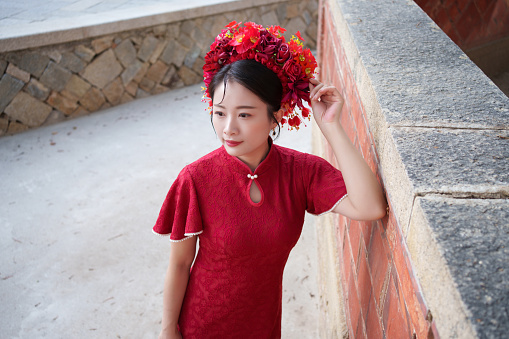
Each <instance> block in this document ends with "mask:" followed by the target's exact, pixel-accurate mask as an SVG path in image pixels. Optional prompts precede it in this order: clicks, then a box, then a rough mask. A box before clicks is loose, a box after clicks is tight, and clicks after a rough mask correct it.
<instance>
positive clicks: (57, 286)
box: [0, 85, 318, 338]
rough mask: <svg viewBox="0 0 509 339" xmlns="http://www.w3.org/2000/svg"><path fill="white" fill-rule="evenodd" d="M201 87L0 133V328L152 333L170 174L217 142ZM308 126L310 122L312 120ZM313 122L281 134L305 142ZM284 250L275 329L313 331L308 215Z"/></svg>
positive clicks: (11, 331)
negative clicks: (158, 225) (159, 220)
mask: <svg viewBox="0 0 509 339" xmlns="http://www.w3.org/2000/svg"><path fill="white" fill-rule="evenodd" d="M200 98H201V92H200V85H196V86H191V87H187V88H183V89H179V90H174V91H171V92H167V93H164V94H161V95H158V96H153V97H149V98H146V99H140V100H136V101H133V102H131V103H128V104H125V105H121V106H116V107H114V108H111V109H108V110H105V111H102V112H98V113H94V114H92V115H90V116H86V117H83V118H79V119H75V120H71V121H67V122H64V123H60V124H57V125H52V126H47V127H43V128H39V129H36V130H31V131H28V132H25V133H21V134H18V135H15V136H10V137H3V138H0V185H1V187H2V195H1V196H0V225H1V227H0V256H1V258H2V259H1V264H0V297H1V300H2V303H1V306H0V333H2V335H1V336H2V338H115V337H116V338H155V337H156V336H157V333H158V330H159V322H160V317H161V304H162V287H163V286H162V284H163V276H164V273H165V269H166V265H167V260H168V252H169V246H170V244H169V242H168V240H167V239H166V238H160V237H158V236H156V235H153V234H152V232H151V226H152V224H153V223H154V221H155V219H156V217H157V213H158V211H159V208H160V206H161V204H162V201H163V199H164V196H165V194H166V192H167V190H168V188H169V186H170V185H171V182H172V181H173V179H174V178H175V177H176V176H177V174H178V173H179V171H180V170H181V169H182V167H183V166H185V165H186V164H187V163H190V162H192V161H194V160H196V159H197V158H198V157H200V156H201V155H204V154H206V153H207V152H209V151H211V150H213V149H215V148H217V147H218V146H219V143H218V141H217V139H216V137H215V134H214V132H213V130H212V127H211V125H210V120H209V117H208V115H207V113H206V112H205V111H204V108H205V106H204V105H205V104H203V103H201V101H200ZM308 125H310V124H308ZM310 130H311V128H310V126H309V127H308V128H304V129H301V130H300V131H299V132H297V133H296V132H294V131H293V132H290V131H286V130H283V131H282V135H281V137H280V138H279V139H278V141H277V143H279V144H282V145H285V146H290V147H293V148H296V149H299V150H302V151H306V152H310V148H311V146H310V145H311V142H310V139H311V138H310V134H311V131H310ZM306 219H307V222H306V225H305V228H304V232H303V235H302V238H301V240H300V241H299V243H298V244H297V247H296V248H295V249H294V251H293V252H292V254H291V256H290V261H289V263H288V265H287V269H286V273H285V284H284V296H283V307H284V309H283V337H284V338H295V337H299V338H316V337H317V333H318V331H317V326H318V291H317V284H316V264H315V263H316V260H317V256H316V244H315V237H314V228H313V219H312V218H310V216H309V215H308V216H307V218H306Z"/></svg>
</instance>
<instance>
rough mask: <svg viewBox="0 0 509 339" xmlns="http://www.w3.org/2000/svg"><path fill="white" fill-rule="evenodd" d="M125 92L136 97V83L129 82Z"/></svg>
mask: <svg viewBox="0 0 509 339" xmlns="http://www.w3.org/2000/svg"><path fill="white" fill-rule="evenodd" d="M125 90H126V92H127V93H129V94H131V95H132V96H136V91H137V90H138V83H137V82H134V81H131V82H130V83H128V84H127V85H126V86H125Z"/></svg>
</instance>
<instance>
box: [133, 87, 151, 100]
mask: <svg viewBox="0 0 509 339" xmlns="http://www.w3.org/2000/svg"><path fill="white" fill-rule="evenodd" d="M149 96H150V93H147V92H145V91H144V90H142V89H141V88H138V90H137V91H136V99H142V98H148V97H149Z"/></svg>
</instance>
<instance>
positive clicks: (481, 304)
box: [408, 196, 509, 338]
mask: <svg viewBox="0 0 509 339" xmlns="http://www.w3.org/2000/svg"><path fill="white" fill-rule="evenodd" d="M414 210H415V211H414V213H413V215H412V220H411V227H410V231H409V235H408V247H409V252H410V254H411V256H412V261H413V263H414V265H415V268H416V273H417V275H418V277H419V280H420V283H421V285H422V288H423V295H424V298H425V299H426V300H427V303H428V305H429V307H430V308H431V310H432V312H433V318H434V320H435V321H436V322H437V325H440V328H439V330H441V332H440V335H441V336H443V337H447V338H450V337H458V338H467V337H475V338H502V337H504V336H505V334H504V333H507V331H508V330H509V314H508V313H507V312H506V311H505V310H506V308H507V298H508V295H509V261H508V260H507V258H508V257H509V248H508V247H507V243H508V242H509V229H508V228H509V226H508V223H507V220H509V201H508V200H507V199H453V198H451V197H445V196H426V197H419V198H417V199H416V201H415V207H414ZM437 286H440V288H437ZM472 330H473V331H475V332H477V333H476V334H473V333H471V332H470V331H472Z"/></svg>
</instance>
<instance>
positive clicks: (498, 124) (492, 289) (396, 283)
mask: <svg viewBox="0 0 509 339" xmlns="http://www.w3.org/2000/svg"><path fill="white" fill-rule="evenodd" d="M319 7H320V12H319V16H320V17H319V35H318V57H319V63H320V65H321V73H320V76H321V77H322V79H323V80H324V81H325V82H327V83H332V84H334V85H335V86H337V87H338V88H340V90H341V91H342V93H343V95H344V96H345V98H346V103H345V108H344V109H343V112H342V118H341V122H342V124H343V126H344V127H345V129H346V131H347V133H348V135H349V137H350V139H351V140H352V142H353V143H354V144H355V146H356V147H357V148H358V149H359V150H360V152H361V153H362V154H363V156H364V158H365V160H366V161H367V163H368V164H369V166H370V167H371V169H372V170H373V172H374V173H376V175H377V177H378V179H379V181H380V182H381V183H382V185H383V186H384V189H385V191H386V197H387V200H388V202H389V206H390V210H389V214H388V216H386V217H385V218H383V219H382V220H378V221H375V222H357V221H354V220H350V219H348V218H345V217H337V216H328V217H327V218H322V219H319V223H320V224H319V225H318V226H317V227H318V240H319V246H318V248H319V251H320V253H319V258H320V264H321V267H320V280H321V284H320V287H321V299H320V300H321V307H322V310H323V311H324V312H323V318H322V319H321V325H322V326H321V336H322V337H326V338H348V337H349V338H370V339H371V338H438V337H443V338H502V337H504V336H506V334H507V332H508V330H509V312H508V309H507V305H508V304H509V303H508V302H509V299H508V298H509V260H508V258H509V247H507V244H508V243H509V223H508V222H507V220H509V200H508V199H507V198H508V197H509V172H508V171H507V169H508V168H509V131H508V129H509V128H508V126H509V99H508V98H507V97H506V96H505V95H504V94H503V93H502V92H501V91H500V90H499V89H498V88H497V87H496V86H495V85H494V84H493V83H492V82H491V81H490V80H489V79H488V78H487V77H486V76H485V75H484V74H483V73H482V72H481V71H480V70H479V69H478V68H477V67H476V66H475V65H474V64H473V63H472V62H471V61H470V60H469V59H468V57H467V56H466V55H465V54H464V53H463V52H462V51H461V50H460V49H459V48H458V47H457V46H456V45H455V44H454V43H453V42H452V41H451V40H450V39H449V38H447V36H446V35H445V34H444V33H443V31H441V30H440V29H439V28H438V27H437V26H436V25H435V24H434V23H433V22H432V21H431V20H430V19H429V17H428V16H426V14H425V13H424V12H422V10H421V9H420V8H419V7H418V6H417V5H416V4H415V3H414V2H413V1H408V0H379V1H370V0H356V1H349V0H321V1H320V5H319ZM319 135H320V134H316V135H315V145H316V147H315V150H316V151H317V153H319V154H320V155H322V156H323V157H325V158H327V159H329V160H330V161H333V160H334V156H333V154H332V150H331V148H330V146H328V145H327V143H326V141H325V140H323V138H322V137H320V136H319ZM343 305H344V312H343V311H341V309H342V308H343ZM338 310H339V311H338Z"/></svg>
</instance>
